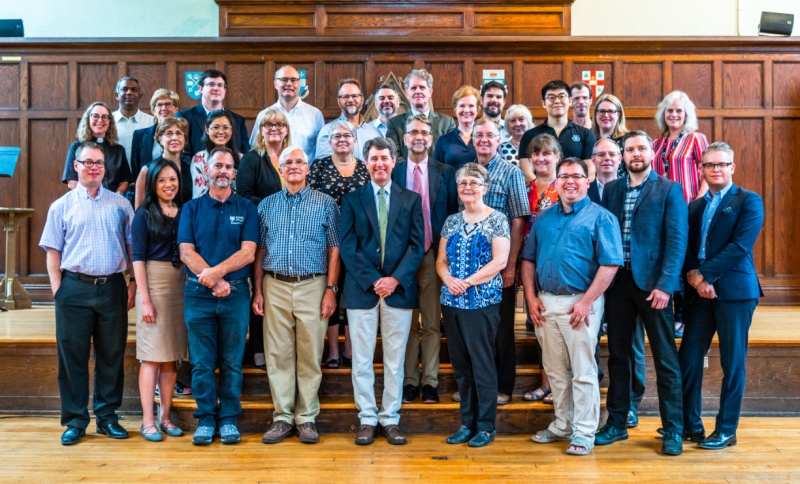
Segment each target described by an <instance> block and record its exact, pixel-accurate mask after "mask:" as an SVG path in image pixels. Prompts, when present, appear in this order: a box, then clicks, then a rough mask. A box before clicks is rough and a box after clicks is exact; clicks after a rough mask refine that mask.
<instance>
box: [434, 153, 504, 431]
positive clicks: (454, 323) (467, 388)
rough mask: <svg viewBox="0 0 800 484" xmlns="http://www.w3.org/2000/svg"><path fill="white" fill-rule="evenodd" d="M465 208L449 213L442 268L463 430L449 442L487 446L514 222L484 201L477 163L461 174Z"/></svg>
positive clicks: (484, 178)
mask: <svg viewBox="0 0 800 484" xmlns="http://www.w3.org/2000/svg"><path fill="white" fill-rule="evenodd" d="M456 183H457V186H458V197H459V198H460V199H461V202H462V203H463V204H464V211H463V212H460V213H457V214H454V215H451V216H449V217H447V220H446V221H445V223H444V228H443V229H442V234H441V235H442V237H441V241H440V243H439V257H438V259H437V260H436V272H437V273H438V274H439V277H441V279H442V281H443V282H444V284H443V285H442V296H441V301H442V319H443V322H444V327H445V331H446V332H447V349H448V351H449V353H450V361H451V363H452V364H453V371H454V372H455V376H456V383H457V384H458V391H459V393H460V394H461V428H460V429H459V430H458V432H456V433H455V434H453V435H451V436H450V437H448V438H447V443H448V444H461V443H464V442H467V441H468V442H469V444H468V445H469V446H470V447H483V446H484V445H487V444H489V442H491V441H492V440H494V438H495V428H494V424H495V419H496V417H497V370H496V368H495V363H494V356H495V350H494V340H495V335H496V334H497V327H498V326H499V325H500V300H501V299H502V296H503V280H502V278H501V277H500V271H502V270H503V268H505V266H506V261H507V260H508V252H509V247H510V245H511V239H510V229H509V225H508V220H507V219H506V217H505V215H503V214H502V213H501V212H497V211H495V210H493V209H492V208H491V207H488V206H487V205H485V204H484V203H483V197H484V195H485V194H486V191H487V189H488V187H489V173H488V172H487V171H486V168H484V167H482V166H480V165H478V164H477V163H468V164H466V165H464V166H463V167H461V168H459V170H458V171H457V172H456Z"/></svg>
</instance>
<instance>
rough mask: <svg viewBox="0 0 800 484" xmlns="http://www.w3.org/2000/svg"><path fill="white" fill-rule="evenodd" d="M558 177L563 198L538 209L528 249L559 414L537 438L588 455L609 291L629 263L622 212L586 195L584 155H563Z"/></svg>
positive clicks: (535, 313) (526, 267)
mask: <svg viewBox="0 0 800 484" xmlns="http://www.w3.org/2000/svg"><path fill="white" fill-rule="evenodd" d="M556 177H557V181H556V188H557V189H558V196H559V199H560V203H558V204H556V205H555V206H553V207H550V208H548V209H547V210H543V211H542V212H541V213H540V214H539V215H538V216H537V217H536V222H534V224H533V228H532V229H531V233H530V235H529V236H528V241H527V242H526V243H525V248H524V249H523V251H522V259H523V261H522V283H523V287H524V289H525V301H526V303H527V305H528V311H530V316H531V320H532V321H533V324H534V325H535V326H536V337H537V338H539V340H540V341H541V343H542V363H543V365H544V369H545V371H546V372H547V376H548V377H549V378H550V388H551V389H552V391H553V404H554V410H555V420H553V422H552V423H551V424H550V426H549V427H547V428H546V429H544V430H540V431H538V432H536V433H535V434H534V435H533V437H532V440H533V441H534V442H538V443H540V444H546V443H550V442H557V441H562V440H563V441H570V445H569V447H567V454H574V455H586V454H588V453H589V452H591V450H592V448H593V447H594V433H595V431H596V430H597V425H598V424H599V420H600V385H599V383H598V381H597V362H596V361H595V359H594V348H595V345H596V344H597V326H598V325H599V324H601V322H602V316H603V292H605V290H606V289H607V288H608V286H609V284H611V281H612V280H613V279H614V274H616V273H617V269H619V266H620V265H622V239H621V237H620V233H619V222H617V218H616V217H615V216H614V215H612V214H611V213H610V212H609V211H608V210H606V209H604V208H602V207H601V206H600V205H597V204H596V203H593V202H592V201H591V200H590V199H589V197H588V196H587V192H588V191H589V170H588V168H587V167H586V164H585V163H584V162H583V160H580V159H578V158H566V159H565V160H563V161H560V162H559V163H558V165H557V166H556Z"/></svg>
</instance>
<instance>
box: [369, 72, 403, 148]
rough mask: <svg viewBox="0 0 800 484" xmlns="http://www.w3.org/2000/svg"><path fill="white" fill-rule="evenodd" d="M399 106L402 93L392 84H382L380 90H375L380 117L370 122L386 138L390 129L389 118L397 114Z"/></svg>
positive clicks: (376, 106) (376, 107)
mask: <svg viewBox="0 0 800 484" xmlns="http://www.w3.org/2000/svg"><path fill="white" fill-rule="evenodd" d="M399 107H400V95H399V94H398V93H397V91H396V90H395V89H394V88H393V87H392V86H389V85H386V84H381V86H380V87H378V90H377V91H375V109H377V110H378V117H377V118H376V119H374V120H373V121H372V122H371V123H370V124H371V125H372V126H373V127H374V128H375V129H377V130H378V132H379V133H380V134H381V136H383V137H384V138H385V137H386V133H387V132H388V130H389V120H390V119H392V118H393V117H394V115H395V114H397V108H399Z"/></svg>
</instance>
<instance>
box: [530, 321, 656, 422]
mask: <svg viewBox="0 0 800 484" xmlns="http://www.w3.org/2000/svg"><path fill="white" fill-rule="evenodd" d="M604 320H605V318H604ZM600 329H601V328H598V329H597V331H598V333H600ZM539 352H540V353H541V349H540V350H539ZM594 360H595V361H596V362H597V381H598V382H601V381H603V377H604V376H605V373H603V369H602V367H601V366H600V335H599V334H598V336H597V345H596V346H595V348H594ZM631 361H633V371H632V373H631V375H632V377H633V378H632V379H631V408H630V411H631V412H633V413H638V412H639V405H641V403H642V398H643V397H644V391H645V383H646V382H645V377H646V370H647V366H646V361H645V354H644V325H643V324H642V320H641V318H637V319H636V329H635V331H634V333H633V345H632V346H631Z"/></svg>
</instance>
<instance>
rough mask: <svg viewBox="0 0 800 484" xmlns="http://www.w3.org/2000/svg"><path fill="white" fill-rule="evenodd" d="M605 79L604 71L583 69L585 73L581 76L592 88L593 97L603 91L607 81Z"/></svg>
mask: <svg viewBox="0 0 800 484" xmlns="http://www.w3.org/2000/svg"><path fill="white" fill-rule="evenodd" d="M605 79H606V76H605V72H604V71H583V75H582V76H581V80H582V81H583V82H584V83H585V84H588V85H589V87H590V88H591V89H592V97H593V98H597V96H599V95H600V94H602V93H603V88H604V87H605V82H606V81H605Z"/></svg>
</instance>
